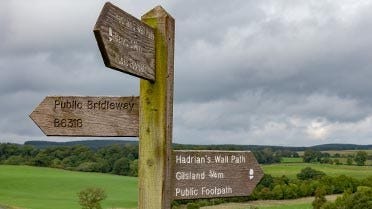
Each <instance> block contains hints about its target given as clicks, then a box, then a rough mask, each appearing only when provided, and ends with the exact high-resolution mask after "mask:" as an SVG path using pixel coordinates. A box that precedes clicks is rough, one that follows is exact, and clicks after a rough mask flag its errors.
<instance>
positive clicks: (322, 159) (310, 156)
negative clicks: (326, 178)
mask: <svg viewBox="0 0 372 209" xmlns="http://www.w3.org/2000/svg"><path fill="white" fill-rule="evenodd" d="M333 157H336V158H337V157H341V155H340V154H338V153H336V154H335V155H334V156H333ZM346 157H347V161H346V164H348V165H352V164H353V161H354V162H355V163H356V165H358V166H364V165H365V162H366V161H367V159H368V157H369V156H368V154H367V152H365V151H358V152H357V153H356V154H355V155H348V156H346ZM302 158H303V161H304V162H305V163H326V164H333V163H335V164H340V161H339V160H338V159H335V160H332V159H331V155H330V154H329V153H326V152H320V151H316V150H312V149H308V150H305V152H304V155H303V156H302Z"/></svg>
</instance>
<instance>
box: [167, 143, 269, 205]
mask: <svg viewBox="0 0 372 209" xmlns="http://www.w3.org/2000/svg"><path fill="white" fill-rule="evenodd" d="M172 160H173V185H174V187H173V198H174V199H196V198H212V197H232V196H247V195H250V194H251V193H252V191H253V189H254V188H255V187H256V185H257V183H258V182H259V181H260V180H261V178H262V177H263V171H262V169H261V167H260V166H259V164H258V163H257V161H256V159H255V157H254V155H253V154H252V152H249V151H184V150H178V151H174V152H173V158H172Z"/></svg>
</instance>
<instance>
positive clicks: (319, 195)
mask: <svg viewBox="0 0 372 209" xmlns="http://www.w3.org/2000/svg"><path fill="white" fill-rule="evenodd" d="M325 195H326V190H325V189H324V188H323V187H318V188H317V189H316V190H315V199H314V201H313V202H312V203H311V205H312V206H313V209H320V208H321V207H322V206H323V205H324V203H326V202H327V199H326V198H325Z"/></svg>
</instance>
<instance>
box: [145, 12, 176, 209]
mask: <svg viewBox="0 0 372 209" xmlns="http://www.w3.org/2000/svg"><path fill="white" fill-rule="evenodd" d="M142 21H143V22H145V23H146V24H148V25H149V26H151V27H153V28H154V29H155V50H156V52H155V81H154V82H151V81H147V80H144V79H141V81H140V130H139V144H140V146H139V201H138V204H139V209H170V207H171V201H172V194H171V187H172V185H171V184H172V183H171V182H172V178H171V174H172V170H171V166H172V161H171V157H172V127H173V78H174V67H173V66H174V61H173V60H174V25H175V24H174V19H173V18H172V17H171V16H170V15H169V14H168V13H167V12H166V11H165V10H164V9H163V8H162V7H160V6H157V7H155V8H154V9H152V10H151V11H149V12H148V13H146V14H145V15H143V16H142Z"/></svg>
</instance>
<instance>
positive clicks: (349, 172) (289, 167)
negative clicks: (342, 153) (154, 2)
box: [262, 163, 372, 179]
mask: <svg viewBox="0 0 372 209" xmlns="http://www.w3.org/2000/svg"><path fill="white" fill-rule="evenodd" d="M305 167H311V168H313V169H315V170H319V171H323V172H324V173H326V174H327V175H329V176H338V175H341V174H344V175H346V176H352V177H354V178H358V179H362V178H365V177H367V176H372V166H348V165H329V164H309V163H281V164H273V165H263V166H262V168H263V170H264V173H267V174H271V175H272V176H282V175H286V176H288V177H290V178H296V174H297V173H299V172H300V171H301V169H303V168H305Z"/></svg>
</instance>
